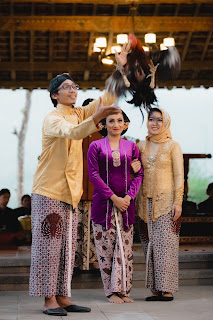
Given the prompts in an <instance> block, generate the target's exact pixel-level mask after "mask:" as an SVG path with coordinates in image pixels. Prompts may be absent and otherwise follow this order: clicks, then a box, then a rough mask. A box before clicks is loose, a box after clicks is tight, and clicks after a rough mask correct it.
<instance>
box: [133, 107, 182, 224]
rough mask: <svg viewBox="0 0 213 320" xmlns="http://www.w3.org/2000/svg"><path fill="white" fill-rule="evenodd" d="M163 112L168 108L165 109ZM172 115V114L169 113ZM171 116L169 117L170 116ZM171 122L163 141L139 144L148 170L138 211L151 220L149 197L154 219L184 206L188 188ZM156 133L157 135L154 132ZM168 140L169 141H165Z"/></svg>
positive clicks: (138, 196) (141, 188)
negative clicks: (174, 207) (173, 206)
mask: <svg viewBox="0 0 213 320" xmlns="http://www.w3.org/2000/svg"><path fill="white" fill-rule="evenodd" d="M161 111H162V113H163V115H164V111H163V110H162V109H161ZM167 115H168V114H167ZM163 119H165V116H163ZM167 119H168V117H167ZM168 124H169V126H170V118H169V121H167V122H166V124H164V120H163V125H164V126H166V130H164V129H165V127H163V129H162V131H163V134H162V135H161V133H160V134H159V135H158V136H159V138H160V139H159V140H158V141H159V142H158V143H157V142H156V140H155V139H154V140H155V142H154V141H152V140H153V139H152V137H151V135H148V138H147V141H142V142H139V143H138V148H139V151H140V153H141V159H142V163H143V169H144V180H143V184H142V185H141V187H140V190H139V192H138V195H137V198H136V213H137V215H139V216H140V218H141V219H143V220H144V221H145V222H148V213H147V205H146V204H147V198H152V220H153V221H156V220H157V218H158V217H160V216H162V215H164V214H168V213H169V212H171V209H172V205H173V204H174V203H175V204H178V205H180V206H181V205H182V200H183V190H184V171H183V155H182V151H181V148H180V146H179V144H178V143H177V142H175V141H173V140H172V139H171V137H169V135H168V133H169V132H170V128H169V126H168ZM153 136H154V135H153ZM163 141H165V142H163Z"/></svg>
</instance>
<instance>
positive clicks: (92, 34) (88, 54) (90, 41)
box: [84, 4, 97, 81]
mask: <svg viewBox="0 0 213 320" xmlns="http://www.w3.org/2000/svg"><path fill="white" fill-rule="evenodd" d="M96 8H97V5H96V4H95V5H94V6H93V13H92V15H93V16H95V15H96ZM93 38H94V32H90V35H89V43H88V49H87V61H89V60H90V58H91V55H92V51H93ZM89 75H90V70H88V69H86V70H85V71H84V81H88V80H89Z"/></svg>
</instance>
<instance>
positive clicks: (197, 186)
mask: <svg viewBox="0 0 213 320" xmlns="http://www.w3.org/2000/svg"><path fill="white" fill-rule="evenodd" d="M212 160H213V159H205V158H204V159H192V160H190V165H189V179H188V186H189V193H188V200H191V201H194V202H196V203H199V202H201V201H203V200H205V199H206V198H208V196H207V194H206V188H207V186H208V184H209V183H210V182H213V175H212V173H213V172H212V167H213V166H212V165H213V161H212Z"/></svg>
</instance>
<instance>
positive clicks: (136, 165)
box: [131, 159, 141, 173]
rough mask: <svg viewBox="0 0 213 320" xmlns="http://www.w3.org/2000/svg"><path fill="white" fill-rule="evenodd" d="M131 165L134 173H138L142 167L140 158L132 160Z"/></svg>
mask: <svg viewBox="0 0 213 320" xmlns="http://www.w3.org/2000/svg"><path fill="white" fill-rule="evenodd" d="M131 167H132V170H133V171H134V173H137V172H138V171H139V170H140V168H141V162H140V161H139V160H138V159H134V160H132V162H131Z"/></svg>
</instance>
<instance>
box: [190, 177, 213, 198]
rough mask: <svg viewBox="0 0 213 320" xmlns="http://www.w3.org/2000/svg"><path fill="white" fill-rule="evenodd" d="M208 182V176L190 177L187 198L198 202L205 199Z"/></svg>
mask: <svg viewBox="0 0 213 320" xmlns="http://www.w3.org/2000/svg"><path fill="white" fill-rule="evenodd" d="M209 183H210V180H209V178H203V179H202V178H200V177H191V178H190V179H189V194H188V200H190V201H194V202H196V203H199V202H201V201H203V200H205V199H206V198H207V197H208V196H207V195H206V188H207V185H208V184H209Z"/></svg>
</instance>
